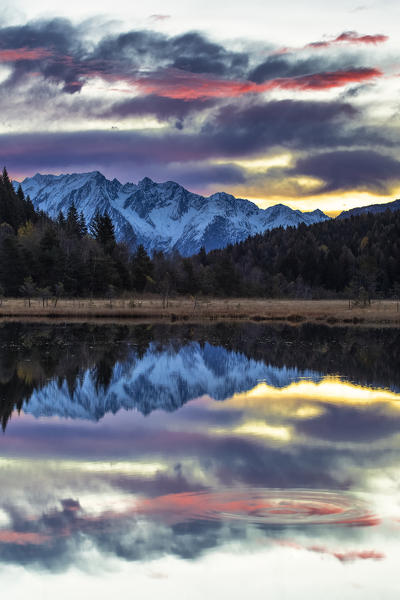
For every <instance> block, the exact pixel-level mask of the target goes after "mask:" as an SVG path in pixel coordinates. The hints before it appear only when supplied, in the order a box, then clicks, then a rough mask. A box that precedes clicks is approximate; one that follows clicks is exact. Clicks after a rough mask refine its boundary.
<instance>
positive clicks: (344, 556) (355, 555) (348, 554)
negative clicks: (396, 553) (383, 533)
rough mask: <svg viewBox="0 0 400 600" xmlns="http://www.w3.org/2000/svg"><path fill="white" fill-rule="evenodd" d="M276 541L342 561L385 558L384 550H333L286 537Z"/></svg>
mask: <svg viewBox="0 0 400 600" xmlns="http://www.w3.org/2000/svg"><path fill="white" fill-rule="evenodd" d="M275 543H276V544H278V545H279V546H284V547H285V548H293V549H294V550H306V551H308V552H315V553H317V554H328V555H329V556H333V557H334V558H337V559H338V560H339V561H340V562H350V561H353V560H371V559H372V560H382V559H384V558H385V554H384V553H383V552H378V551H376V550H332V549H330V548H327V547H326V546H319V545H314V546H305V545H302V544H299V543H298V542H296V541H294V540H285V539H280V540H279V539H278V540H276V541H275Z"/></svg>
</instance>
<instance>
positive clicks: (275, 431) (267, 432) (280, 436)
mask: <svg viewBox="0 0 400 600" xmlns="http://www.w3.org/2000/svg"><path fill="white" fill-rule="evenodd" d="M213 432H214V433H217V434H222V435H226V434H231V435H244V436H253V435H255V436H261V437H265V438H270V439H273V440H277V441H280V442H289V441H290V439H291V437H292V435H291V430H290V428H289V427H279V426H273V425H268V424H267V423H264V422H263V421H245V422H244V423H242V424H241V425H237V426H236V427H231V428H230V429H228V428H219V427H217V428H215V429H213Z"/></svg>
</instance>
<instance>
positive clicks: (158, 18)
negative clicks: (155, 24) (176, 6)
mask: <svg viewBox="0 0 400 600" xmlns="http://www.w3.org/2000/svg"><path fill="white" fill-rule="evenodd" d="M170 18H171V15H157V14H156V15H150V17H149V19H151V20H152V21H167V20H168V19H170Z"/></svg>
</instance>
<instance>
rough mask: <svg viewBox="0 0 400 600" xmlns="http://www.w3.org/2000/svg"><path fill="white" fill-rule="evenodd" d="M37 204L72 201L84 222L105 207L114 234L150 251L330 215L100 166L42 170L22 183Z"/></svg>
mask: <svg viewBox="0 0 400 600" xmlns="http://www.w3.org/2000/svg"><path fill="white" fill-rule="evenodd" d="M21 186H22V189H23V191H24V193H25V195H28V194H29V196H30V198H31V200H32V201H33V203H34V205H35V207H36V208H38V209H40V210H43V211H45V212H47V213H48V214H49V215H51V216H52V217H56V216H57V215H58V213H59V212H60V211H63V212H64V214H65V213H66V212H67V211H68V208H69V207H70V206H71V204H72V203H74V204H75V206H76V208H77V209H78V211H79V212H81V211H82V212H83V214H84V215H85V218H86V220H87V221H88V222H90V220H91V219H92V217H93V215H94V214H95V212H96V211H97V210H99V211H100V212H103V211H105V210H107V211H108V212H109V214H110V216H111V218H112V219H113V222H114V225H115V229H116V234H117V238H118V239H119V240H124V241H126V242H127V243H128V244H129V245H130V246H131V247H135V246H136V245H138V244H143V245H144V247H145V248H146V249H147V251H149V252H153V251H155V250H163V251H164V252H169V251H172V250H178V251H179V252H180V253H181V254H182V255H184V256H189V255H191V254H194V253H196V252H198V251H199V250H200V248H201V247H202V246H204V247H205V249H206V250H207V251H209V250H213V249H215V248H223V247H225V246H227V245H228V244H231V243H235V242H239V241H242V240H244V239H246V238H247V237H248V236H250V235H255V234H256V233H262V232H263V231H266V230H268V229H273V228H274V227H280V226H282V227H288V226H297V225H299V223H306V224H307V225H310V224H312V223H316V222H319V221H324V220H327V219H329V217H327V216H326V215H325V214H324V213H323V212H322V211H320V210H314V211H312V212H304V213H302V212H301V211H299V210H293V209H291V208H289V207H288V206H284V205H283V204H277V205H275V206H272V207H270V208H267V209H265V210H263V209H261V208H259V207H258V206H256V205H255V204H254V203H253V202H250V201H249V200H244V199H240V198H235V197H234V196H231V195H230V194H226V193H224V192H219V193H216V194H213V195H212V196H209V197H207V198H205V197H204V196H200V195H198V194H193V193H191V192H189V191H188V190H186V189H185V188H184V187H182V186H181V185H179V184H177V183H174V182H173V181H167V182H165V183H155V182H154V181H152V180H151V179H149V178H148V177H145V178H144V179H142V180H141V181H139V183H138V184H137V185H136V184H134V183H126V184H125V185H123V184H122V183H120V182H119V181H118V180H117V179H113V180H112V181H110V180H108V179H106V178H105V177H104V175H102V174H101V173H99V171H94V172H91V173H74V174H71V175H41V174H39V173H38V174H37V175H35V176H34V177H29V178H26V179H25V180H24V181H23V182H22V183H21Z"/></svg>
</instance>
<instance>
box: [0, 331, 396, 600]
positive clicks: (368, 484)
mask: <svg viewBox="0 0 400 600" xmlns="http://www.w3.org/2000/svg"><path fill="white" fill-rule="evenodd" d="M399 355H400V330H394V329H380V330H377V329H364V328H360V329H357V328H348V329H346V328H327V327H320V326H311V325H308V326H303V327H289V326H266V325H256V324H253V325H244V324H239V325H230V324H219V325H215V326H200V325H185V326H174V325H170V326H168V325H154V326H151V325H140V326H126V325H113V326H109V325H108V326H100V325H82V324H70V325H57V326H50V325H43V324H12V323H8V324H3V325H2V326H0V419H1V423H2V426H3V431H4V433H3V434H2V435H1V437H0V489H1V495H0V575H1V582H2V592H3V593H4V594H6V595H7V596H6V597H10V598H13V599H20V598H21V599H22V598H24V599H25V598H26V596H27V595H29V596H30V597H33V598H35V599H36V598H46V599H47V598H48V599H50V598H54V597H57V598H60V599H64V598H70V597H71V595H73V596H74V598H78V599H80V598H82V599H83V598H85V599H86V598H88V597H96V598H99V599H103V598H104V599H105V598H107V599H108V598H109V597H110V595H112V594H113V593H114V594H115V593H116V592H118V594H120V595H121V597H124V598H133V597H135V598H140V599H150V598H156V597H158V596H160V595H162V597H163V598H166V599H170V598H171V599H172V598H174V599H176V598H189V599H195V600H197V599H200V598H201V599H203V598H204V597H207V596H208V597H209V598H218V599H219V598H229V599H230V600H231V599H236V598H237V599H239V598H242V597H243V595H246V596H247V597H248V598H252V599H258V598H263V599H264V598H267V597H269V598H274V599H278V600H279V599H296V600H297V599H303V598H307V599H309V598H320V597H323V598H328V599H332V600H337V598H341V599H347V598H349V599H354V598H360V599H361V598H362V599H363V600H364V599H374V600H375V599H376V598H380V599H392V598H393V599H395V598H396V599H397V598H398V597H399V593H400V584H399V581H398V575H397V571H398V566H397V563H398V556H399V551H400V540H399V534H400V479H399V475H400V466H399V452H398V450H399V442H400V436H399V433H400V369H399V363H400V361H399Z"/></svg>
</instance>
